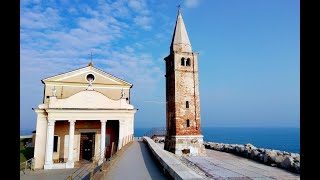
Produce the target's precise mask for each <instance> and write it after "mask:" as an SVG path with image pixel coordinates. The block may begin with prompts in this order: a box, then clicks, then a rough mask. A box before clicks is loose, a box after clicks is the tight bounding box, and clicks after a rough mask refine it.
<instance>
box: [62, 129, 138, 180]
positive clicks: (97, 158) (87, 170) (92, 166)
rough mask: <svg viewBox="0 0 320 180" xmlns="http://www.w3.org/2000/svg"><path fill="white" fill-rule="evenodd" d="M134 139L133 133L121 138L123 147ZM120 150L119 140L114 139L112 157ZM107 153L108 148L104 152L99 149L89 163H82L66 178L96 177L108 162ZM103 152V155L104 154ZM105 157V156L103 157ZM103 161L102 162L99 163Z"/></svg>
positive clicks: (76, 179)
mask: <svg viewBox="0 0 320 180" xmlns="http://www.w3.org/2000/svg"><path fill="white" fill-rule="evenodd" d="M132 140H133V135H128V136H125V137H123V138H122V139H121V148H122V147H124V146H125V145H126V144H128V143H129V142H130V141H132ZM118 151H119V142H118V141H114V142H112V144H111V154H110V158H112V156H114V155H116V153H117V152H118ZM105 153H106V149H105V150H104V152H101V151H99V152H98V153H97V154H96V155H94V156H93V157H92V158H91V159H90V160H89V162H91V163H89V164H85V165H82V166H81V167H80V168H79V169H78V170H76V171H75V172H73V173H72V174H71V175H69V176H68V177H67V179H66V180H78V179H80V180H82V179H90V180H92V179H94V177H95V175H96V172H97V171H98V170H99V169H100V168H103V165H104V163H105V162H106V159H105ZM102 154H103V156H102ZM101 157H103V158H101ZM99 162H101V164H99Z"/></svg>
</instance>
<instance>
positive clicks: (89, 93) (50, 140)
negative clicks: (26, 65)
mask: <svg viewBox="0 0 320 180" xmlns="http://www.w3.org/2000/svg"><path fill="white" fill-rule="evenodd" d="M42 83H43V84H44V94H43V104H40V105H39V106H38V107H37V108H34V111H35V112H36V113H37V127H36V137H35V149H34V158H35V164H34V167H35V169H42V168H44V169H63V168H73V167H74V164H75V162H79V161H82V160H90V159H91V158H92V157H94V156H98V157H99V156H100V157H101V159H102V158H104V157H105V156H106V157H108V156H110V153H111V145H112V143H113V142H114V145H115V147H116V148H118V149H121V147H122V146H124V145H125V144H127V143H128V142H130V141H132V140H133V132H134V131H133V128H134V127H133V126H134V114H135V112H136V109H135V108H134V106H133V105H131V104H130V89H131V87H132V84H131V83H129V82H126V81H124V80H122V79H120V78H117V77H115V76H113V75H111V74H108V73H106V72H104V71H102V70H100V69H97V68H95V67H94V66H93V64H92V63H89V65H88V66H86V67H83V68H80V69H76V70H73V71H70V72H66V73H63V74H59V75H56V76H53V77H49V78H46V79H43V80H42Z"/></svg>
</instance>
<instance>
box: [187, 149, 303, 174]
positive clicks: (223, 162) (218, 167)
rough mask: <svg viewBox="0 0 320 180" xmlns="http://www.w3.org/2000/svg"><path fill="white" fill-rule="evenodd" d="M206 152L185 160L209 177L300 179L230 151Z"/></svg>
mask: <svg viewBox="0 0 320 180" xmlns="http://www.w3.org/2000/svg"><path fill="white" fill-rule="evenodd" d="M206 152H207V157H187V160H189V161H191V162H192V163H194V164H195V165H196V166H198V167H199V168H200V169H201V170H203V171H204V172H205V173H207V174H208V175H209V176H210V178H211V179H219V180H220V179H234V180H235V179H237V180H238V179H239V180H249V179H253V180H258V179H259V180H262V179H263V180H269V179H270V180H271V179H272V180H274V179H279V180H280V179H281V180H289V179H290V180H293V179H300V176H299V175H296V174H294V173H291V172H288V171H286V170H283V169H280V168H277V167H271V166H268V165H264V164H261V163H258V162H255V161H253V160H249V159H246V158H243V157H239V156H236V155H233V154H230V153H225V152H220V151H215V150H211V149H206Z"/></svg>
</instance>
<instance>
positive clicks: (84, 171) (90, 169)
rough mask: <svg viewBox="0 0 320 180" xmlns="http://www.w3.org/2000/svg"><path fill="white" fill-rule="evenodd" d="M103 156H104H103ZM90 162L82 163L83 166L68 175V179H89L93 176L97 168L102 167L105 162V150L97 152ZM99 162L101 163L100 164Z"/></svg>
mask: <svg viewBox="0 0 320 180" xmlns="http://www.w3.org/2000/svg"><path fill="white" fill-rule="evenodd" d="M101 157H103V158H101ZM89 162H91V163H89V164H85V165H82V166H81V168H79V169H78V170H76V171H75V172H73V173H72V174H71V175H70V176H68V178H67V180H71V179H72V180H77V179H89V178H90V180H91V179H92V178H93V175H94V173H95V172H96V170H97V167H100V166H102V165H103V163H104V162H105V150H104V151H99V152H98V153H97V154H95V155H94V156H93V157H92V158H91V159H90V160H89ZM99 162H101V164H100V165H99Z"/></svg>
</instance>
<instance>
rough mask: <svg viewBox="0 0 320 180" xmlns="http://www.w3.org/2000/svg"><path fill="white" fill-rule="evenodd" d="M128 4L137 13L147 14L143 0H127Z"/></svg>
mask: <svg viewBox="0 0 320 180" xmlns="http://www.w3.org/2000/svg"><path fill="white" fill-rule="evenodd" d="M128 6H129V7H130V8H131V9H132V10H134V11H135V12H137V13H140V14H143V15H146V14H149V12H150V11H149V10H148V9H147V4H146V1H145V0H129V2H128Z"/></svg>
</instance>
